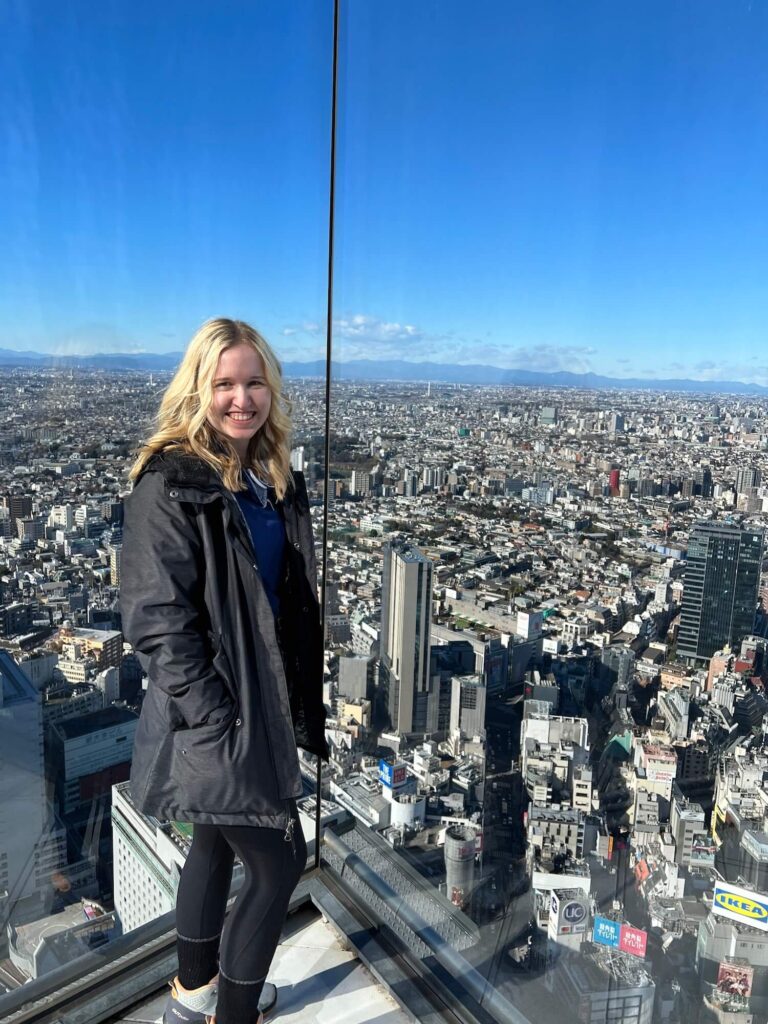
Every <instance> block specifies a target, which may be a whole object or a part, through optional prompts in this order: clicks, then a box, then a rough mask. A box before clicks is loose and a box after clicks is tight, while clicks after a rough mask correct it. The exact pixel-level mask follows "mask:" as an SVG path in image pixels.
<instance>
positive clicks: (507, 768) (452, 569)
mask: <svg viewBox="0 0 768 1024" xmlns="http://www.w3.org/2000/svg"><path fill="white" fill-rule="evenodd" d="M342 10H343V19H342V43H343V46H342V51H343V60H342V67H341V83H340V95H341V96H343V98H344V103H343V110H342V116H341V119H340V131H339V147H338V148H339V160H338V166H339V176H338V181H337V193H338V195H339V197H340V200H339V212H338V223H337V240H336V253H337V262H336V266H335V274H334V286H335V292H334V307H335V321H334V333H333V365H334V369H335V374H334V380H333V399H332V404H331V424H332V428H331V437H330V439H329V440H330V451H331V464H330V476H331V480H332V484H333V487H334V490H333V495H332V497H333V501H332V503H331V505H330V506H329V536H328V548H329V556H328V562H327V566H326V580H327V589H326V594H327V607H326V617H327V623H328V626H327V632H328V638H327V639H328V646H329V655H330V657H329V668H330V672H331V686H330V689H331V693H330V697H331V703H332V710H333V715H332V717H331V719H330V721H329V735H330V740H331V744H332V748H333V759H332V763H331V766H330V771H329V773H328V779H327V785H326V789H325V793H326V795H327V797H328V799H329V800H330V801H331V803H330V804H329V811H328V813H329V814H330V811H331V809H332V808H333V806H334V805H336V806H337V808H338V814H339V822H338V823H337V824H336V825H335V826H334V830H335V831H336V833H337V835H338V838H339V840H340V842H341V843H342V844H344V845H343V846H342V845H340V844H339V843H329V844H328V847H327V856H326V859H327V863H328V865H329V866H330V867H331V868H333V869H335V870H336V871H338V872H339V873H343V877H344V879H345V880H346V881H347V883H348V884H349V885H351V886H352V887H353V888H355V890H356V892H357V894H358V896H359V898H360V899H361V901H363V902H365V903H366V904H367V905H368V907H369V909H370V910H371V911H372V912H374V913H376V914H378V915H379V916H381V918H382V919H383V921H384V923H385V924H386V925H387V926H388V927H389V928H390V929H392V931H394V932H395V933H396V934H397V936H398V937H399V939H400V940H401V941H402V942H404V943H405V944H406V946H407V947H408V948H409V950H410V951H411V953H412V955H413V956H414V957H415V958H417V959H418V960H420V961H421V962H422V963H429V964H430V965H432V964H433V963H434V958H435V957H437V959H438V960H439V961H440V963H441V964H442V966H445V965H446V962H447V960H446V957H445V948H444V946H445V945H448V946H450V947H451V949H453V950H454V951H458V952H460V954H461V957H462V958H463V960H464V963H465V970H466V976H467V978H470V979H471V977H472V975H471V969H472V968H474V969H475V970H476V971H477V972H479V973H480V975H482V977H484V978H485V979H487V981H488V982H489V985H488V987H487V988H486V990H485V992H484V993H480V994H478V990H477V988H476V987H475V988H473V984H474V982H472V984H468V986H467V988H468V990H469V991H470V992H471V994H472V996H473V998H476V999H480V1000H482V1001H483V1002H484V1003H485V1006H486V1008H487V1009H488V1010H489V1011H490V1012H491V1013H492V1014H493V1015H494V1016H495V1017H496V1018H497V1019H499V1020H509V1019H513V1014H514V1012H517V1013H520V1014H522V1015H523V1016H524V1017H527V1018H528V1019H529V1020H536V1021H541V1020H548V1021H550V1020H551V1021H555V1020H560V1019H563V1020H565V1019H568V1020H571V1019H574V1018H575V1019H578V1020H581V1021H585V1022H587V1021H589V1022H592V1021H594V1022H598V1021H599V1022H605V1021H612V1022H613V1021H628V1022H629V1021H631V1022H638V1024H639V1022H650V1021H651V1020H656V1021H678V1020H681V1019H685V1017H686V1016H689V1015H695V1017H696V1019H706V1020H715V1019H717V1020H722V1021H725V1020H733V1021H743V1022H746V1021H747V1020H749V1019H750V1014H758V1015H761V1014H764V1013H765V1012H766V1009H768V988H767V987H766V977H768V975H766V965H767V964H768V959H767V957H768V887H767V886H768V874H767V873H766V871H765V864H766V863H768V838H767V836H768V808H767V806H766V800H765V794H764V779H765V773H766V771H768V758H767V757H766V753H765V749H764V732H763V730H764V721H765V713H766V711H767V710H768V702H766V699H765V696H764V689H765V683H766V680H768V660H766V645H767V643H768V642H767V641H766V640H765V633H766V617H765V607H766V605H765V600H766V598H765V593H764V591H765V587H764V585H763V586H762V588H761V580H763V579H764V571H765V538H764V529H765V525H766V510H768V498H767V497H766V493H767V492H766V489H765V487H764V484H763V481H764V480H765V479H766V451H767V450H768V444H766V436H768V431H767V428H768V403H766V399H765V393H764V387H765V385H766V383H768V377H766V369H765V367H764V366H762V365H758V362H756V360H755V358H754V357H755V354H756V352H757V351H762V348H761V345H762V340H761V339H762V336H763V334H764V332H765V325H766V318H765V313H766V307H765V302H764V300H763V298H762V297H758V295H759V289H758V287H757V281H758V277H759V275H760V274H764V273H765V270H766V250H765V245H764V238H763V233H762V228H759V227H758V226H757V225H758V224H763V223H764V220H765V216H766V214H767V213H768V206H766V193H765V190H764V188H763V187H762V185H761V184H760V175H759V174H758V173H757V165H758V163H759V164H761V165H764V159H765V155H766V138H768V132H767V131H766V129H767V128H768V122H767V121H766V110H765V107H764V104H762V101H761V100H760V99H759V97H760V96H762V95H764V89H765V84H766V78H765V71H764V68H763V62H762V60H761V58H760V55H759V54H760V49H761V47H763V46H764V45H765V43H766V41H767V40H768V19H767V18H766V12H765V11H759V12H758V11H756V10H755V7H754V5H751V4H746V3H745V4H736V5H731V6H729V8H728V9H727V10H726V9H725V8H724V7H720V8H718V11H717V13H716V14H715V13H714V12H710V13H711V14H712V15H713V16H712V18H711V19H702V18H701V17H700V15H701V11H699V10H697V11H696V12H694V11H693V10H692V9H691V10H688V9H687V8H684V7H680V6H678V7H676V8H675V10H674V13H673V12H672V11H671V9H670V8H668V7H667V8H665V9H664V11H663V12H662V8H661V7H656V8H654V12H655V13H654V14H653V15H651V13H650V10H648V11H645V12H643V13H642V14H641V15H638V18H637V20H635V21H633V22H632V24H631V27H630V24H629V21H627V20H626V19H624V18H623V17H622V18H617V17H616V12H615V10H612V9H611V8H609V7H608V5H605V4H593V5H588V7H587V8H584V7H583V6H582V7H580V8H579V10H578V12H577V11H576V10H575V9H573V10H571V11H566V10H565V9H564V8H563V7H562V6H561V7H560V8H558V11H557V13H556V14H553V11H552V9H551V8H550V9H546V10H545V9H544V8H540V7H536V6H535V5H531V4H517V3H514V4H496V3H493V2H490V3H485V4H481V5H480V7H479V9H476V10H473V13H472V15H471V16H469V15H468V14H467V11H466V9H464V8H462V7H460V5H458V4H454V3H450V2H449V3H445V4H440V5H412V4H405V3H399V2H396V3H395V4H394V5H392V4H390V5H388V6H387V8H386V12H385V11H384V9H382V8H381V6H380V5H377V4H374V3H366V2H362V3H355V4H351V3H350V4H343V5H342ZM657 15H658V16H660V17H661V19H662V22H663V27H662V26H661V23H660V22H659V21H657V20H656V16H657ZM726 40H727V42H726ZM736 67H738V73H737V74H736V73H734V72H735V68H736ZM755 154H759V156H758V157H757V163H756V162H755V160H754V155H755ZM329 497H330V496H329ZM345 848H346V850H345ZM349 849H351V850H353V851H354V852H356V853H357V854H358V855H359V857H360V858H361V859H362V860H363V861H364V862H365V863H367V864H368V866H369V867H370V868H372V869H373V871H374V872H375V873H376V874H377V875H378V876H379V878H380V879H381V880H383V882H384V883H385V885H386V886H387V887H389V890H391V891H394V894H395V897H394V899H393V900H392V901H391V902H390V904H388V902H387V890H386V889H385V888H384V887H382V886H381V885H375V884H373V882H372V881H371V880H370V878H369V879H368V881H366V878H365V877H363V875H362V874H355V872H354V870H353V869H352V868H351V867H350V864H353V863H354V861H353V860H349V861H345V860H344V855H345V852H346V851H348V850H349ZM392 903H393V904H394V909H393V906H392V905H391V904H392ZM398 907H400V908H402V907H407V908H408V909H409V911H413V912H414V913H415V914H417V915H418V916H419V917H420V918H421V919H422V921H423V922H426V923H427V924H428V925H430V926H431V927H432V928H434V929H435V932H436V936H435V935H432V936H431V937H430V938H429V941H427V940H426V939H425V938H424V933H423V932H420V931H419V928H418V925H417V924H413V923H411V924H408V922H407V921H406V920H405V915H404V913H403V912H402V910H401V909H400V910H398ZM441 943H442V944H443V947H442V948H441ZM452 964H453V965H454V967H455V970H452V975H453V977H459V976H460V975H461V973H462V971H461V968H460V967H459V964H458V962H457V961H456V960H455V959H454V960H453V961H452Z"/></svg>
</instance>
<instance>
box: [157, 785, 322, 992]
mask: <svg viewBox="0 0 768 1024" xmlns="http://www.w3.org/2000/svg"><path fill="white" fill-rule="evenodd" d="M292 814H293V817H294V819H295V820H294V827H293V830H292V837H291V838H290V839H288V838H287V837H286V833H285V831H283V830H282V829H276V828H255V827H251V826H247V825H195V826H194V831H193V837H192V846H191V848H190V851H189V854H188V856H187V860H186V863H185V865H184V868H183V870H182V872H181V880H180V882H179V890H178V894H177V898H176V900H177V901H176V931H177V933H178V936H179V939H180V940H183V939H191V940H193V942H197V943H200V942H207V941H208V940H212V939H214V938H218V937H219V936H221V941H220V947H219V958H220V966H219V970H220V973H221V974H222V975H224V977H226V978H228V979H229V980H230V981H233V982H239V983H240V984H243V983H246V984H248V985H249V986H250V985H252V984H254V983H257V982H261V981H263V979H264V978H266V976H267V971H268V970H269V965H270V963H271V962H272V957H273V956H274V953H275V950H276V949H277V944H278V942H279V941H280V933H281V931H282V928H283V923H284V922H285V916H286V912H287V910H288V903H289V901H290V898H291V894H292V893H293V890H294V888H295V886H296V883H297V882H298V880H299V878H300V877H301V873H302V871H303V870H304V866H305V864H306V861H307V846H306V843H305V841H304V835H303V833H302V830H301V824H300V823H299V821H298V813H297V811H296V808H295V805H293V806H292ZM235 855H237V856H238V857H239V858H240V860H241V861H242V863H243V867H244V869H245V878H244V880H243V885H242V888H241V889H240V891H239V893H238V896H237V899H236V900H235V904H234V907H233V908H232V911H231V912H230V914H229V917H228V918H227V921H226V925H225V924H224V915H225V912H226V906H227V899H228V897H229V886H230V882H231V880H232V867H233V863H234V859H235ZM260 991H261V985H259V986H258V992H259V993H260Z"/></svg>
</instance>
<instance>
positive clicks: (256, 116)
mask: <svg viewBox="0 0 768 1024" xmlns="http://www.w3.org/2000/svg"><path fill="white" fill-rule="evenodd" d="M331 14H332V11H331V10H330V6H323V5H317V4H311V3H309V2H306V0H304V2H300V3H297V4H294V5H290V7H280V8H278V7H277V6H270V5H266V6H265V5H261V6H260V7H259V8H258V10H255V9H249V8H247V7H245V6H243V7H242V8H240V7H238V16H239V25H240V31H239V32H238V33H237V34H236V36H235V34H233V33H232V31H231V25H232V23H231V20H230V18H229V17H228V13H227V12H222V11H217V10H215V9H214V8H213V6H210V7H208V6H206V7H205V8H204V10H203V11H202V13H201V14H200V15H199V17H196V18H195V19H194V20H190V19H189V18H188V17H187V16H186V14H185V11H184V9H183V8H182V7H181V5H179V4H175V3H171V4H168V5H166V7H164V9H163V11H162V12H156V11H153V12H150V10H149V7H148V6H145V7H142V5H139V6H138V7H136V8H133V9H132V12H131V17H130V19H129V18H127V17H126V16H124V15H123V14H122V13H121V12H120V11H119V10H117V9H107V8H102V9H99V10H96V11H95V10H93V9H92V8H90V7H86V5H85V4H84V3H83V2H80V0H78V2H72V3H69V4H67V5H64V6H60V5H53V4H49V3H42V4H40V5H38V6H37V7H36V8H35V10H34V11H32V10H30V9H22V8H21V7H18V6H17V7H14V8H6V9H5V10H4V11H3V12H2V15H0V18H2V22H1V23H0V24H2V28H3V33H2V38H3V44H0V45H1V46H2V50H3V51H4V56H7V57H8V58H9V59H7V60H4V61H2V66H3V71H2V72H0V74H2V84H3V87H4V91H5V93H6V95H8V96H9V102H8V104H7V105H6V106H5V107H4V111H3V113H2V114H1V115H0V119H1V120H0V128H2V131H3V133H4V137H5V138H7V139H8V141H9V142H10V145H9V146H8V147H7V154H8V155H7V157H6V158H5V162H4V163H3V165H2V167H1V168H0V171H1V172H2V174H3V180H4V189H3V191H2V197H3V198H2V199H0V213H1V214H2V215H3V216H4V219H5V220H6V222H7V224H8V225H9V227H8V232H7V241H6V246H5V249H4V253H3V256H2V261H3V262H2V270H3V273H2V279H3V282H4V283H3V286H2V288H0V347H3V348H10V349H20V350H29V351H52V352H53V353H54V354H57V355H66V354H74V353H83V354H87V353H92V352H95V351H106V352H117V351H120V352H125V351H147V352H163V351H177V350H179V349H180V348H183V347H184V344H185V343H186V340H187V339H188V337H189V336H190V335H191V333H192V331H193V330H194V329H195V327H196V326H197V325H198V324H199V322H200V321H202V320H203V319H205V318H207V317H209V316H212V315H220V314H229V315H234V316H242V317H244V318H246V319H249V320H252V321H253V322H254V323H255V324H256V325H257V326H259V327H260V329H262V330H263V331H264V333H265V334H266V335H267V336H268V337H269V338H270V340H271V341H272V343H273V344H274V346H275V348H276V349H277V351H278V353H279V354H280V356H281V358H283V359H284V360H286V361H289V360H294V361H295V360H305V359H312V358H316V357H317V356H318V355H319V354H320V353H321V351H322V348H323V344H324V330H325V298H326V277H325V273H326V256H327V248H326V246H327V199H328V195H327V193H328V160H327V158H328V145H329V132H330V72H331V68H330V58H331V53H330V44H331V28H332V25H331ZM86 15H87V16H86ZM644 15H645V16H644V18H643V19H642V21H641V20H640V19H639V18H633V17H632V16H631V15H630V14H629V13H627V12H623V13H617V12H616V9H615V7H614V6H609V5H608V4H607V3H595V4H593V5H591V6H590V7H589V8H588V9H586V10H579V11H578V12H576V11H574V12H569V11H566V10H560V11H558V13H557V17H554V16H553V15H552V13H551V12H549V11H546V10H545V9H530V8H529V7H528V6H527V5H523V4H513V5H502V4H500V3H495V2H493V3H491V2H489V3H486V4H484V5H483V7H482V8H481V10H480V12H479V13H478V14H477V16H476V17H473V19H471V20H469V19H467V18H466V16H465V15H464V13H463V12H462V10H461V7H460V5H459V4H457V3H453V2H448V3H445V4H442V5H441V6H440V12H439V16H438V15H437V13H436V12H435V11H434V10H432V9H427V8H413V7H412V6H411V7H409V6H408V5H406V4H404V3H400V2H394V3H393V4H391V5H388V6H387V8H386V10H384V9H380V8H377V7H376V6H375V5H372V4H359V5H348V4H342V24H341V33H342V36H341V44H342V46H341V66H340V74H339V103H340V107H339V135H338V165H337V166H338V171H337V181H336V188H337V222H336V263H335V268H334V273H335V294H334V308H335V316H334V320H335V326H334V341H335V345H336V350H335V352H334V357H335V358H339V359H340V360H341V361H349V360H354V359H359V358H362V357H367V358H373V359H390V358H393V357H402V356H406V358H407V359H408V360H412V361H414V362H417V361H434V360H437V359H440V360H441V361H444V360H446V359H449V360H450V361H451V362H453V363H456V364H470V363H484V364H491V365H497V366H500V367H502V368H525V369H547V370H570V371H573V372H576V373H579V372H594V373H598V374H604V375H608V376H613V377H619V378H621V377H626V378H633V377H642V378H647V379H654V378H667V377H671V378H680V377H685V378H688V379H694V380H726V381H727V380H733V381H746V382H755V383H759V384H766V383H768V364H766V361H765V360H763V359H761V357H760V353H761V352H762V351H763V349H764V343H765V334H766V330H765V328H766V325H767V324H768V299H766V296H765V289H764V287H763V281H764V279H765V273H766V269H767V265H768V251H767V250H766V243H765V238H766V232H765V225H766V220H768V199H767V198H766V195H765V189H764V188H763V185H762V182H763V178H764V168H765V161H766V156H768V142H767V141H766V140H767V139H768V132H767V131H766V128H768V115H767V114H766V110H765V105H764V103H763V102H762V96H763V95H764V91H765V86H766V71H765V68H764V67H763V60H762V55H763V53H764V50H765V42H766V40H768V12H766V10H765V9H763V8H758V7H757V6H756V5H754V4H751V3H749V2H747V0H743V2H737V3H734V4H730V5H728V7H727V9H726V7H725V6H724V5H719V4H718V5H714V6H713V7H712V8H710V9H708V11H706V12H703V11H702V10H701V8H700V5H696V4H693V3H681V4H678V5H675V7H674V9H671V10H670V9H669V8H668V6H666V5H663V4H661V3H653V4H651V5H650V6H649V7H647V8H645V9H644ZM61 39H65V40H66V41H67V45H66V46H65V47H62V46H61V45H60V41H61ZM136 68H141V74H140V75H137V74H135V73H134V69H136ZM457 68H459V69H461V73H460V74H457V73H456V69H457Z"/></svg>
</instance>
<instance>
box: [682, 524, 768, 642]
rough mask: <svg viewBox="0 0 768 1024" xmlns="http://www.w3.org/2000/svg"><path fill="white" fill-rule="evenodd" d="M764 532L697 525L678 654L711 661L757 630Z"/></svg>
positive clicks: (690, 544)
mask: <svg viewBox="0 0 768 1024" xmlns="http://www.w3.org/2000/svg"><path fill="white" fill-rule="evenodd" d="M763 542H764V536H763V531H762V530H742V529H741V527H740V526H738V525H736V524H735V523H710V522H702V523H697V524H696V525H695V526H694V527H693V529H692V530H691V536H690V539H689V542H688V563H687V566H686V570H685V577H684V584H683V604H682V609H681V611H680V632H679V635H678V642H677V650H678V654H680V655H682V656H683V657H685V658H696V659H708V658H711V657H712V655H713V654H714V653H715V651H718V650H720V649H721V648H722V647H724V646H726V645H730V646H734V645H735V644H737V643H739V641H741V640H742V639H743V637H745V636H747V635H748V634H749V633H752V632H753V630H754V624H755V610H756V607H757V597H758V587H759V583H760V564H761V561H762V555H763Z"/></svg>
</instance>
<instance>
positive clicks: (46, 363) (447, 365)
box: [0, 347, 768, 397]
mask: <svg viewBox="0 0 768 1024" xmlns="http://www.w3.org/2000/svg"><path fill="white" fill-rule="evenodd" d="M16 355H18V356H19V357H21V358H22V359H23V360H24V361H22V362H14V359H13V357H14V356H16ZM182 355H183V352H182V351H180V350H171V351H168V352H138V351H133V352H123V353H121V352H100V353H85V354H66V355H58V354H55V353H46V352H37V351H35V350H31V349H27V350H21V349H20V350H10V349H6V348H1V347H0V366H5V367H7V368H13V369H24V368H30V369H34V368H35V367H39V368H41V369H43V368H46V369H49V368H51V367H52V366H53V367H55V366H56V365H60V366H61V367H62V368H68V367H69V368H73V369H74V368H79V369H95V370H109V369H113V370H115V371H120V370H130V371H135V372H145V373H152V372H155V373H172V372H173V371H174V370H175V364H176V362H177V361H178V360H180V358H181V356H182ZM26 360H29V362H27V361H26ZM121 360H124V362H123V363H122V364H121V363H120V361H121ZM163 361H167V362H166V364H165V365H163ZM281 363H282V366H283V371H284V373H285V375H286V376H287V377H316V378H318V379H322V378H323V377H324V375H325V368H326V361H325V357H324V356H322V357H317V358H314V359H303V360H296V359H281ZM158 364H160V365H158ZM410 367H414V368H418V370H419V371H421V372H420V373H419V375H418V376H416V377H414V376H413V374H412V372H410V370H409V371H408V375H407V376H402V371H403V369H404V368H410ZM332 368H333V370H334V371H335V372H336V373H337V374H339V376H337V379H346V380H359V381H361V382H363V381H369V382H371V383H373V382H377V381H380V382H384V381H392V382H398V383H401V382H406V383H407V382H408V381H418V382H419V383H424V384H429V383H433V384H435V385H451V384H457V385H463V386H479V387H504V386H508V387H537V388H539V387H540V388H544V389H546V388H573V389H579V388H584V389H586V390H603V389H606V390H610V389H616V390H627V391H632V390H638V389H639V390H646V389H647V390H660V391H678V392H680V393H691V394H705V395H717V394H741V395H752V396H754V397H768V387H765V386H764V385H760V384H757V383H755V382H750V381H740V380H712V379H709V380H708V379H701V378H695V377H641V376H633V377H614V376H608V375H605V374H596V373H593V372H591V371H587V372H582V373H578V372H571V371H564V370H551V371H545V370H529V369H526V368H523V367H509V366H494V365H492V364H487V363H486V364H483V363H478V362H476V361H475V362H468V363H456V362H440V363H437V362H433V361H429V360H423V359H422V360H408V359H402V358H398V359H389V360H381V359H378V360H377V359H365V358H362V359H346V358H333V359H332ZM356 369H357V370H359V373H360V375H359V376H355V375H354V370H356ZM366 370H367V373H366ZM346 371H353V372H352V373H351V374H348V373H347V372H346ZM398 371H400V373H398ZM459 371H473V373H474V377H473V378H470V379H461V378H459V377H458V376H457V374H458V372H459ZM492 375H493V377H494V378H495V376H496V375H509V376H510V377H511V378H513V379H507V380H504V379H501V380H498V379H491V376H492ZM515 378H517V379H515ZM734 389H735V390H734Z"/></svg>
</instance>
